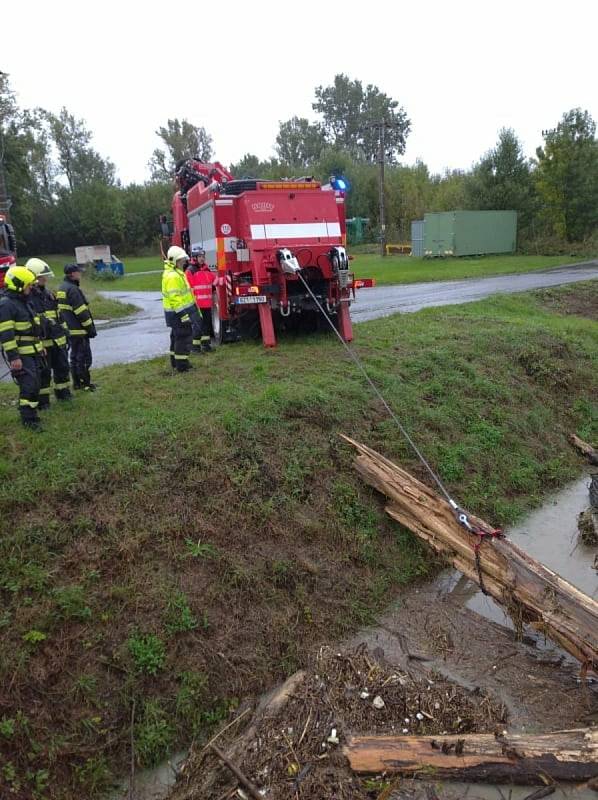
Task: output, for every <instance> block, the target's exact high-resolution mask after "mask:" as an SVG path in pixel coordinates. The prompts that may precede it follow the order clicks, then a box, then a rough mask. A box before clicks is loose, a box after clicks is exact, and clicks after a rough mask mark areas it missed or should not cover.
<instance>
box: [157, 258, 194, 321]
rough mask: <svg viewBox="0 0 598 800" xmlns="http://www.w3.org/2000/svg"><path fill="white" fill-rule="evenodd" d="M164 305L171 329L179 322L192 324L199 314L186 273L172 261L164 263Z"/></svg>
mask: <svg viewBox="0 0 598 800" xmlns="http://www.w3.org/2000/svg"><path fill="white" fill-rule="evenodd" d="M162 305H163V307H164V317H165V318H166V324H167V325H168V327H169V328H172V327H173V326H174V325H175V324H176V323H177V322H191V318H192V317H193V316H195V315H196V314H197V313H198V312H197V308H196V307H195V300H194V299H193V295H192V294H191V290H190V289H189V284H188V283H187V281H186V279H185V273H184V272H183V270H182V269H178V267H177V266H176V264H173V263H172V261H165V262H164V272H163V273H162Z"/></svg>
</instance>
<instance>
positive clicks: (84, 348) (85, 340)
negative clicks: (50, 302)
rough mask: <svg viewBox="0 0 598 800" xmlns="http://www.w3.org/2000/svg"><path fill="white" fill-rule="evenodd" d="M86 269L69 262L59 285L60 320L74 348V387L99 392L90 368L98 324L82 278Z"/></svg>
mask: <svg viewBox="0 0 598 800" xmlns="http://www.w3.org/2000/svg"><path fill="white" fill-rule="evenodd" d="M81 272H82V269H81V267H80V266H79V265H78V264H67V265H66V266H65V268H64V280H63V282H62V283H61V284H60V286H59V287H58V291H57V292H56V299H57V300H58V310H59V312H60V319H61V321H62V322H64V323H65V325H66V329H67V335H68V339H69V345H70V348H71V373H72V375H73V387H74V388H75V389H82V390H83V391H85V392H95V390H96V385H95V383H92V382H91V375H90V374H89V368H90V367H91V364H92V357H91V345H90V344H89V340H90V339H94V338H95V337H96V336H97V333H96V326H95V325H94V322H93V317H92V315H91V311H90V309H89V305H88V303H87V300H86V298H85V295H84V294H83V292H82V291H81V288H80V286H79V281H80V280H81Z"/></svg>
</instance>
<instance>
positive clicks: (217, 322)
mask: <svg viewBox="0 0 598 800" xmlns="http://www.w3.org/2000/svg"><path fill="white" fill-rule="evenodd" d="M212 330H213V331H214V339H215V341H216V344H224V325H223V324H222V320H221V319H220V308H219V305H218V292H212Z"/></svg>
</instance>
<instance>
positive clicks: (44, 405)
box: [37, 397, 50, 411]
mask: <svg viewBox="0 0 598 800" xmlns="http://www.w3.org/2000/svg"><path fill="white" fill-rule="evenodd" d="M49 408H50V398H49V397H44V398H43V399H41V400H40V401H39V403H38V404H37V410H38V411H48V409H49Z"/></svg>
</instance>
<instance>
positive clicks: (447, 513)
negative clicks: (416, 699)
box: [343, 436, 598, 674]
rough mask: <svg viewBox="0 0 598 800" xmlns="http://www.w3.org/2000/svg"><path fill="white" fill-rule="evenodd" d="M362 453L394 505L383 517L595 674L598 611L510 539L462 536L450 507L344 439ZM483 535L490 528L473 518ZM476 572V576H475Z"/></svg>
mask: <svg viewBox="0 0 598 800" xmlns="http://www.w3.org/2000/svg"><path fill="white" fill-rule="evenodd" d="M343 438H344V439H345V440H346V441H347V442H349V444H351V445H353V447H355V448H356V449H357V451H358V453H359V455H358V457H357V458H356V460H355V467H356V469H357V471H358V472H359V473H360V474H361V476H362V477H363V478H364V480H365V481H366V482H367V483H369V484H370V485H371V486H373V487H374V488H376V489H377V490H378V491H380V492H381V493H382V494H384V495H386V497H388V498H389V501H390V502H389V503H388V505H387V506H386V512H387V513H388V514H389V515H390V516H391V517H392V518H393V519H395V520H397V521H398V522H400V523H401V524H402V525H404V526H405V527H406V528H409V529H410V530H411V531H413V532H414V533H415V534H417V536H419V537H420V538H421V539H423V540H424V541H426V542H428V543H429V544H430V545H431V546H432V547H433V549H434V550H435V551H436V552H437V553H439V554H440V555H441V556H443V557H444V558H445V559H446V560H447V561H448V562H450V563H451V564H453V566H454V567H456V568H457V569H458V570H460V571H461V572H462V573H463V574H464V575H466V576H467V577H468V578H469V579H470V580H472V581H475V582H476V583H478V584H480V574H481V576H482V583H483V588H484V589H485V591H486V593H487V594H489V595H491V596H492V597H493V598H494V599H495V600H496V601H497V602H499V603H500V604H501V605H502V606H503V607H504V608H505V609H506V611H507V612H508V613H509V615H510V616H511V618H512V619H513V622H514V624H515V627H516V628H517V629H518V630H521V628H522V626H523V625H524V624H529V625H532V626H533V627H535V628H536V629H537V630H539V631H541V632H542V633H543V634H544V635H545V636H547V637H549V638H551V639H552V640H553V641H554V642H556V643H557V644H559V645H560V646H561V647H562V648H563V649H564V650H566V651H567V652H568V653H570V654H571V655H572V656H574V657H575V658H576V659H577V660H578V661H579V662H580V663H581V665H582V672H583V673H584V674H585V672H586V671H588V670H590V671H592V672H594V673H596V674H598V603H597V602H596V601H595V600H593V599H592V598H590V597H588V596H587V595H585V594H584V593H583V592H581V591H579V589H576V588H575V586H572V585H571V584H570V583H568V582H567V581H566V580H564V579H563V578H561V577H560V575H557V574H556V573H555V572H553V571H552V570H550V569H548V567H545V566H544V565H543V564H540V563H539V562H538V561H535V560H534V559H533V558H531V557H530V556H528V555H527V554H526V553H525V552H524V551H523V550H521V549H520V548H519V547H517V545H516V544H514V543H513V542H511V541H509V540H508V539H506V538H502V537H501V538H493V539H492V540H491V542H490V541H488V542H486V541H484V542H483V544H482V545H481V547H480V548H479V551H478V555H479V561H478V563H477V564H476V554H475V551H474V547H473V545H474V544H475V543H476V542H477V541H478V538H477V537H475V536H473V535H472V534H471V533H469V532H468V531H467V530H465V528H463V527H462V526H461V525H459V523H458V522H457V520H456V519H455V515H454V513H453V510H452V509H451V507H450V505H449V504H448V502H447V501H446V500H444V499H443V498H441V497H440V496H439V495H437V494H436V493H435V492H434V491H432V490H431V489H430V488H428V487H427V486H425V485H424V484H423V483H421V481H419V480H417V478H414V477H413V476H412V475H410V474H409V473H408V472H406V471H405V470H404V469H401V467H398V466H397V465H396V464H393V463H392V461H389V460H388V459H387V458H384V456H381V455H380V454H379V453H377V452H376V451H375V450H372V449H370V448H369V447H366V446H365V445H362V444H359V443H358V442H355V441H354V440H352V439H350V438H348V437H347V436H343ZM469 518H470V520H471V521H472V522H473V523H474V524H475V525H476V526H478V527H479V528H480V529H481V530H484V531H488V532H490V531H491V530H492V528H491V526H489V525H488V523H486V522H484V521H483V520H481V519H479V518H477V517H474V516H473V515H469ZM478 566H479V569H478Z"/></svg>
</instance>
